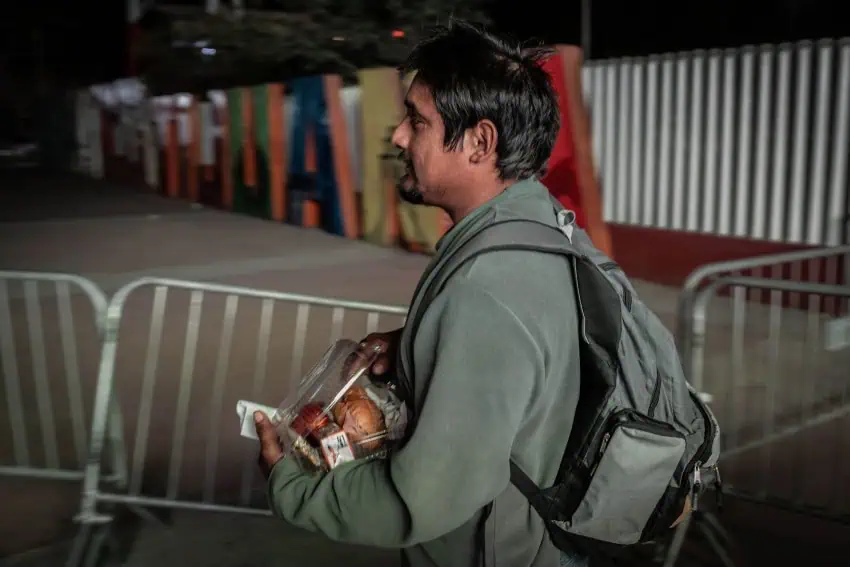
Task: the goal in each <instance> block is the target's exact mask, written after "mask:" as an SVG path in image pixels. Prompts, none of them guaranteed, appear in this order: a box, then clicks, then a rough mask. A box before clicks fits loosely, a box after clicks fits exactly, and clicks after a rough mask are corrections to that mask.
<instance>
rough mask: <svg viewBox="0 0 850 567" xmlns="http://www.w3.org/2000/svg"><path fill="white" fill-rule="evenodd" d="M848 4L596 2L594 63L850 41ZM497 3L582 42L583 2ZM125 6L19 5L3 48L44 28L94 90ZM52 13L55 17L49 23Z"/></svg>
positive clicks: (62, 62)
mask: <svg viewBox="0 0 850 567" xmlns="http://www.w3.org/2000/svg"><path fill="white" fill-rule="evenodd" d="M194 1H196V2H197V3H199V4H200V3H201V2H202V0H194ZM847 1H848V0H702V1H693V2H687V1H685V0H593V10H592V12H593V27H592V41H593V43H592V50H591V57H592V58H594V59H595V58H604V57H617V56H624V55H646V54H649V53H657V52H663V51H678V50H687V49H694V48H709V47H726V46H736V45H742V44H746V43H762V42H770V43H776V42H781V41H794V40H799V39H803V38H810V39H817V38H820V37H841V36H847V35H850V20H848V19H847V18H842V17H840V15H839V8H838V6H839V4H840V3H842V2H844V3H846V2H847ZM494 3H495V8H494V11H493V17H494V20H495V24H496V26H497V27H498V28H502V29H504V30H505V31H510V32H511V33H512V34H513V35H515V36H516V37H518V38H520V39H529V38H531V37H536V38H537V39H541V40H543V41H546V42H550V43H555V42H558V43H579V42H580V35H581V32H580V29H581V16H580V2H579V0H561V1H560V2H557V1H556V0H522V1H518V0H495V2H494ZM124 4H125V3H124V2H123V1H121V0H111V1H109V2H104V1H102V0H74V1H71V2H69V1H67V0H28V1H27V2H25V3H17V4H16V6H20V8H15V9H14V10H12V11H11V12H10V13H7V14H9V16H10V17H9V18H6V19H5V21H4V22H2V23H0V32H2V33H0V47H6V48H7V49H8V48H9V47H10V46H11V47H12V48H13V49H14V48H15V47H16V46H21V45H26V44H27V43H28V42H31V34H32V30H33V26H32V25H20V23H19V22H21V20H20V18H19V17H18V16H22V17H25V18H26V19H27V20H29V22H40V23H41V26H42V27H43V29H44V32H45V33H44V34H42V35H43V37H44V38H45V39H44V40H43V41H44V47H45V49H44V53H45V55H44V57H45V59H46V60H47V61H46V62H47V63H48V66H49V67H53V68H56V67H58V68H62V69H65V71H66V74H77V75H80V74H84V75H86V77H85V78H84V77H80V79H81V80H89V81H91V82H93V81H100V80H108V79H109V78H114V77H117V76H121V75H122V74H123V72H124V66H125V62H126V58H127V52H126V35H125V27H124V25H123V22H124ZM520 7H521V9H520ZM46 13H49V14H51V16H50V17H49V18H44V17H43V15H44V14H46ZM16 20H17V21H16ZM27 34H30V37H29V38H28V36H27ZM4 44H5V45H4ZM17 49H18V51H20V50H21V49H22V48H20V47H17ZM0 63H2V60H0ZM7 65H8V63H7ZM0 71H2V69H0Z"/></svg>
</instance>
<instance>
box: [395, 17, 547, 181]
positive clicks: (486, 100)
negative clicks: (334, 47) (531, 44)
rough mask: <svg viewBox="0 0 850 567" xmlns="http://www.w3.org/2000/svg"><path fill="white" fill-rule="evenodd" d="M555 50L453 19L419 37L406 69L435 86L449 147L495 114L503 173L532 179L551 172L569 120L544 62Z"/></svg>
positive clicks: (497, 152)
mask: <svg viewBox="0 0 850 567" xmlns="http://www.w3.org/2000/svg"><path fill="white" fill-rule="evenodd" d="M551 53H552V51H551V50H549V49H545V48H542V47H538V48H531V49H523V47H522V46H521V45H520V44H519V43H515V42H511V41H509V40H507V39H504V38H500V37H497V36H496V35H494V34H492V33H489V32H487V31H485V30H483V29H482V28H480V27H479V26H477V25H474V24H471V23H469V22H464V21H461V20H453V21H450V22H449V24H448V25H445V26H440V27H438V28H436V30H435V31H434V32H433V33H432V34H431V35H430V36H429V37H428V38H426V39H424V40H422V41H421V42H420V43H419V44H417V45H416V47H414V48H413V51H412V52H411V53H410V55H409V57H408V58H407V60H406V61H405V62H404V63H403V64H402V65H401V66H400V70H401V71H402V72H403V73H408V72H411V71H416V78H417V79H418V80H421V81H422V82H423V83H424V84H425V85H427V86H428V87H429V88H430V89H431V92H432V94H433V96H434V102H435V103H436V106H437V111H438V112H439V113H440V117H441V118H442V119H443V123H444V124H445V128H446V135H445V140H444V143H445V147H446V149H449V150H454V149H456V148H457V147H458V144H460V143H461V141H462V140H463V134H464V131H466V130H467V129H468V128H471V127H473V126H475V125H476V124H477V123H478V122H479V121H481V120H484V119H488V120H491V121H492V122H493V124H495V125H496V129H497V131H498V133H499V139H498V144H497V146H496V154H497V156H498V161H497V164H496V167H497V168H498V170H499V175H500V177H501V178H502V179H527V178H529V177H531V176H533V175H541V174H542V173H543V172H544V171H545V168H546V162H547V160H548V159H549V154H551V153H552V147H553V146H554V145H555V138H556V136H557V135H558V129H559V128H560V124H561V121H560V114H559V111H558V102H557V97H556V95H555V91H554V89H553V88H552V83H551V81H550V79H549V75H548V74H547V73H546V71H544V70H543V68H542V67H541V63H542V62H543V60H544V59H545V58H546V57H548V56H549V55H550V54H551Z"/></svg>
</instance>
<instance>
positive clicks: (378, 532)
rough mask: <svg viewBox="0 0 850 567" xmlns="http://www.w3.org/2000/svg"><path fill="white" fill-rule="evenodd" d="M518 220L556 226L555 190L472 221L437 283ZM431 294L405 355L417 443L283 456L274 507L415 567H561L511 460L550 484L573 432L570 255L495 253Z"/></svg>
mask: <svg viewBox="0 0 850 567" xmlns="http://www.w3.org/2000/svg"><path fill="white" fill-rule="evenodd" d="M507 218H528V219H533V220H538V221H542V222H547V223H550V224H552V225H555V214H554V211H553V207H552V204H551V201H550V198H549V193H548V191H547V189H546V188H545V187H544V186H543V185H542V184H540V183H539V182H537V181H535V180H527V181H523V182H520V183H516V184H514V185H512V186H511V187H509V188H508V189H507V190H506V191H505V192H503V193H502V194H501V195H499V196H498V197H496V198H495V199H493V200H491V201H490V202H488V203H486V204H485V205H483V206H482V207H480V208H479V209H477V210H475V211H474V212H473V213H471V214H470V215H468V216H467V217H465V218H464V219H462V220H461V221H460V222H459V223H458V224H457V225H456V226H455V227H453V228H452V230H450V231H449V232H448V233H447V234H446V235H445V236H444V237H443V239H442V240H441V241H440V242H439V244H438V246H437V254H436V255H435V257H434V258H433V260H432V261H431V263H430V264H429V267H428V269H426V272H425V274H424V275H423V281H424V280H425V279H426V278H428V275H429V273H430V272H431V271H432V270H433V268H434V267H435V266H437V265H438V264H440V263H441V262H442V261H443V260H444V259H445V258H446V257H447V256H448V255H452V254H454V253H456V252H457V251H458V250H459V249H461V247H462V246H463V244H464V243H465V242H466V241H467V240H468V238H469V237H470V236H472V235H474V234H475V233H477V232H478V231H479V230H481V229H482V228H484V227H486V226H487V225H488V224H490V223H493V222H495V221H499V220H502V219H507ZM421 292H422V290H421V289H420V290H417V294H421ZM420 299H421V298H419V297H417V296H414V300H413V303H412V308H411V313H410V314H409V316H408V322H411V321H414V320H417V319H420V323H419V326H418V327H417V329H416V333H415V336H411V334H412V333H411V329H410V328H405V330H404V332H403V334H402V348H401V352H400V361H399V362H400V364H402V365H403V368H405V369H406V371H407V372H406V374H407V375H408V377H409V379H410V382H411V385H412V392H411V393H412V402H413V407H414V415H415V424H414V427H413V428H412V431H411V433H410V438H409V439H408V440H407V442H406V443H405V445H404V446H403V447H402V448H401V449H399V450H398V451H397V452H395V453H394V454H393V455H392V456H391V458H389V459H387V460H384V461H367V462H355V463H349V464H346V465H342V466H340V467H337V468H336V469H334V470H333V471H332V472H330V473H327V474H322V475H305V474H303V473H301V472H300V471H299V469H298V466H297V464H296V463H294V462H292V461H290V460H284V461H281V462H280V463H279V464H278V465H277V466H276V467H275V468H274V469H273V471H272V474H271V478H270V480H269V501H270V505H271V508H272V510H273V512H274V513H275V515H277V516H278V517H280V518H282V519H284V520H286V521H288V522H290V523H292V524H294V525H296V526H299V527H302V528H305V529H308V530H312V531H317V532H321V533H323V534H325V535H327V536H328V537H329V538H331V539H333V540H337V541H342V542H349V543H358V544H365V545H373V546H378V547H390V548H400V549H402V550H403V551H402V553H403V564H404V565H410V566H411V567H479V566H486V567H556V566H557V565H558V564H559V555H560V554H559V552H558V551H557V549H555V547H554V546H553V545H552V544H551V542H550V541H549V538H548V536H547V534H546V530H545V527H544V525H543V522H542V520H541V519H540V518H539V517H538V516H537V514H536V512H535V511H534V510H533V509H532V508H531V507H530V506H529V505H528V503H527V501H526V500H525V498H524V497H523V496H522V495H521V494H520V493H519V491H518V490H517V489H516V488H514V487H513V486H512V485H511V484H510V472H509V461H510V459H513V460H514V461H515V462H516V463H517V464H518V465H519V466H520V467H521V468H522V469H523V470H524V471H525V472H526V473H527V474H528V475H529V476H530V477H531V478H532V479H534V480H535V481H536V482H537V483H538V485H546V486H548V485H549V484H551V483H552V482H553V481H554V479H555V474H556V473H557V470H558V467H559V465H560V462H561V457H562V455H563V449H564V447H565V446H566V443H567V439H568V437H569V433H570V429H571V427H572V421H573V416H574V413H575V406H576V402H577V400H578V392H579V358H578V332H577V331H578V316H577V311H576V303H575V293H574V290H573V286H572V274H571V270H570V268H569V265H568V263H567V261H566V260H564V259H562V258H560V257H555V256H550V255H547V254H543V253H536V252H525V251H499V252H492V253H488V254H484V255H481V256H478V257H476V258H475V259H473V260H471V261H469V262H468V263H466V264H464V266H463V267H462V268H461V269H460V270H459V271H457V272H455V274H454V275H453V276H452V277H451V279H450V280H449V281H448V282H445V286H444V287H443V290H442V292H441V293H439V294H438V295H437V296H436V297H435V298H433V301H430V302H422V301H421V300H420ZM420 311H421V318H420V316H419V315H420V314H419V312H420Z"/></svg>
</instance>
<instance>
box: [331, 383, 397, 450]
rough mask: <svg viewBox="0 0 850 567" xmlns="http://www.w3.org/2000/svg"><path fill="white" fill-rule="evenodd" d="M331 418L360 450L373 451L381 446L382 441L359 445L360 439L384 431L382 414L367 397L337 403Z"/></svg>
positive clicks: (377, 440)
mask: <svg viewBox="0 0 850 567" xmlns="http://www.w3.org/2000/svg"><path fill="white" fill-rule="evenodd" d="M365 394H366V393H365V391H364V392H363V395H364V396H365ZM333 416H334V421H336V423H337V424H338V425H339V426H340V427H342V430H343V431H345V432H346V434H347V435H348V438H349V439H350V440H351V442H352V443H353V444H355V445H357V446H358V447H359V448H360V449H365V450H367V451H373V450H375V449H378V448H380V447H381V445H383V439H376V440H373V441H369V442H367V443H360V441H361V440H362V439H365V438H367V437H371V436H372V435H375V434H377V433H382V432H383V431H385V430H386V425H385V424H384V414H383V413H381V410H380V409H378V406H376V405H375V403H374V402H373V401H372V400H370V399H368V397H367V398H364V399H359V398H355V399H351V400H348V401H346V400H343V401H341V402H339V403H338V404H337V405H335V406H334V408H333Z"/></svg>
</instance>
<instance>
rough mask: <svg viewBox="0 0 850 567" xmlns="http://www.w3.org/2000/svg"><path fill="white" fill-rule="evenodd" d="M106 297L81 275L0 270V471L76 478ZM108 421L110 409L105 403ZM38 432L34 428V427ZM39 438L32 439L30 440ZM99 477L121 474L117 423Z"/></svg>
mask: <svg viewBox="0 0 850 567" xmlns="http://www.w3.org/2000/svg"><path fill="white" fill-rule="evenodd" d="M106 306H107V299H106V296H105V295H104V293H103V292H102V291H101V290H100V288H99V287H98V286H97V285H96V284H94V283H93V282H91V281H90V280H87V279H85V278H82V277H79V276H75V275H71V274H60V273H42V272H19V271H0V361H2V373H3V393H4V396H3V397H4V398H5V400H6V404H5V405H6V408H5V410H6V412H5V413H6V414H7V415H8V416H9V423H8V425H9V434H8V435H6V434H0V439H9V440H11V446H10V447H9V448H10V449H11V451H10V452H11V454H12V458H11V462H8V460H7V458H6V456H5V455H4V453H5V452H6V451H5V450H4V451H0V459H2V461H0V476H15V477H28V478H42V479H55V480H72V481H73V480H77V481H79V480H81V479H82V478H83V466H84V464H85V455H86V450H87V442H86V435H87V431H86V428H87V427H88V422H89V420H88V417H87V415H88V414H87V412H86V405H88V406H89V408H91V403H92V402H91V400H92V399H93V397H94V390H95V381H94V378H95V376H96V370H97V360H98V356H99V354H100V340H101V331H102V324H103V321H104V318H105V314H106ZM104 409H105V410H106V412H107V417H109V418H110V419H111V420H112V421H116V422H120V419H117V417H118V415H119V412H118V408H117V407H116V406H115V405H113V404H106V405H105V406H104ZM36 432H38V433H36ZM37 437H40V438H41V439H40V440H36V439H37ZM110 438H111V439H112V440H113V441H114V442H115V446H114V449H115V450H114V451H112V456H113V460H112V465H111V467H110V469H109V471H108V473H109V474H108V475H105V476H104V480H108V481H113V482H119V483H120V481H121V479H122V475H123V469H122V466H121V463H122V462H123V460H122V453H121V450H122V441H121V431H120V429H113V430H111V431H110Z"/></svg>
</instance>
